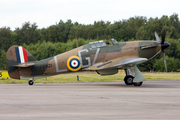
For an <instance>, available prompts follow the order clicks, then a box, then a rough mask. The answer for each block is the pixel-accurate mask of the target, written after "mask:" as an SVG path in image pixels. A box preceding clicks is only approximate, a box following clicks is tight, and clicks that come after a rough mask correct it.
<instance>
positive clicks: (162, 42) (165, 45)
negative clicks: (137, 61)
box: [155, 30, 170, 72]
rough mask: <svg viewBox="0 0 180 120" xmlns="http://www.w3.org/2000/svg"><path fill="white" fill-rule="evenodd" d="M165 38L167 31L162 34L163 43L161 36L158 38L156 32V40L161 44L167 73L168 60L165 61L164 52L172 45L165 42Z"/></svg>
mask: <svg viewBox="0 0 180 120" xmlns="http://www.w3.org/2000/svg"><path fill="white" fill-rule="evenodd" d="M165 36H166V31H165V30H164V31H163V34H162V41H161V40H160V38H159V36H158V34H157V33H156V32H155V37H156V40H157V41H158V42H160V43H161V51H162V53H163V59H164V65H165V69H166V72H167V66H166V59H165V52H164V50H165V49H166V48H168V47H169V46H170V44H169V43H168V42H165Z"/></svg>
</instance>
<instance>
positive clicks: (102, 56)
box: [6, 32, 169, 86]
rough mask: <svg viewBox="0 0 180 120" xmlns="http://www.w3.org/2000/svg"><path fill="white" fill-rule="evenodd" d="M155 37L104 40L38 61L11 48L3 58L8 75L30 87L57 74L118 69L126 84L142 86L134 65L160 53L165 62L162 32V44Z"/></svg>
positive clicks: (164, 44) (141, 78)
mask: <svg viewBox="0 0 180 120" xmlns="http://www.w3.org/2000/svg"><path fill="white" fill-rule="evenodd" d="M155 37H156V40H157V41H149V40H145V41H133V42H121V43H118V42H117V41H116V40H114V39H111V41H112V43H113V45H107V44H106V43H105V42H104V41H103V40H102V41H97V42H91V43H89V44H86V45H83V46H80V47H78V48H75V49H73V50H70V51H68V52H65V53H62V54H59V55H56V56H54V57H51V58H47V59H44V60H40V61H37V60H36V59H35V58H34V57H33V56H32V55H31V53H29V52H28V51H27V50H26V49H25V48H23V47H21V46H17V45H14V46H12V47H10V48H9V49H8V51H7V55H6V63H7V68H8V73H9V76H10V77H11V78H13V79H26V80H29V85H33V83H34V81H35V79H38V78H43V77H48V76H52V75H57V74H65V73H72V72H79V71H96V72H97V73H98V74H100V75H112V74H116V73H118V70H119V69H124V70H125V73H126V76H125V78H124V81H125V84H126V85H134V86H141V85H142V82H143V81H145V78H144V76H143V75H142V73H141V72H140V71H139V69H138V68H137V66H136V65H137V64H140V63H143V62H146V61H147V60H149V59H151V58H153V57H154V56H155V55H157V54H158V53H159V52H160V51H162V52H163V57H164V61H165V56H164V49H166V48H167V47H168V46H169V43H167V42H165V33H164V34H163V36H162V41H161V40H160V38H159V36H158V35H157V33H156V32H155ZM39 54H41V53H39ZM165 66H166V63H165ZM132 71H134V72H132ZM30 79H31V80H30Z"/></svg>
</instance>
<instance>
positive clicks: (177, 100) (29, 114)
mask: <svg viewBox="0 0 180 120" xmlns="http://www.w3.org/2000/svg"><path fill="white" fill-rule="evenodd" d="M89 119H91V120H92V119H93V120H96V119H97V120H114V119H117V120H119V119H131V120H132V119H156V120H157V119H162V120H166V119H168V120H173V119H177V120H179V119H180V81H176V80H171V81H164V80H162V81H145V82H144V83H143V85H142V86H141V87H134V86H126V85H125V84H124V82H123V81H120V82H92V83H61V84H34V85H33V86H29V85H28V84H0V120H89Z"/></svg>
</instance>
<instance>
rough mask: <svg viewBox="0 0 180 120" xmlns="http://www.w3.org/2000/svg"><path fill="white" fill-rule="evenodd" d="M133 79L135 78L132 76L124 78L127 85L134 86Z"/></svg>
mask: <svg viewBox="0 0 180 120" xmlns="http://www.w3.org/2000/svg"><path fill="white" fill-rule="evenodd" d="M133 79H134V77H133V76H131V75H127V76H126V77H124V82H125V84H126V85H132V84H133Z"/></svg>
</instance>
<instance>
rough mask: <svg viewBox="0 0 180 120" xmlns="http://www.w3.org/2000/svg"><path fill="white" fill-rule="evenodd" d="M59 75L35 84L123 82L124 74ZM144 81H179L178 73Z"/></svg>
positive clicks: (1, 81) (148, 75) (11, 81)
mask: <svg viewBox="0 0 180 120" xmlns="http://www.w3.org/2000/svg"><path fill="white" fill-rule="evenodd" d="M78 75H79V81H77V74H60V75H56V76H52V77H48V78H41V79H37V80H36V81H35V83H44V84H46V83H73V82H100V81H123V80H124V77H125V74H124V73H119V74H115V75H107V76H99V75H98V74H78ZM143 75H144V77H145V78H146V80H180V73H143ZM27 83H28V80H16V79H11V78H9V79H8V80H7V79H6V78H0V84H27Z"/></svg>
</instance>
